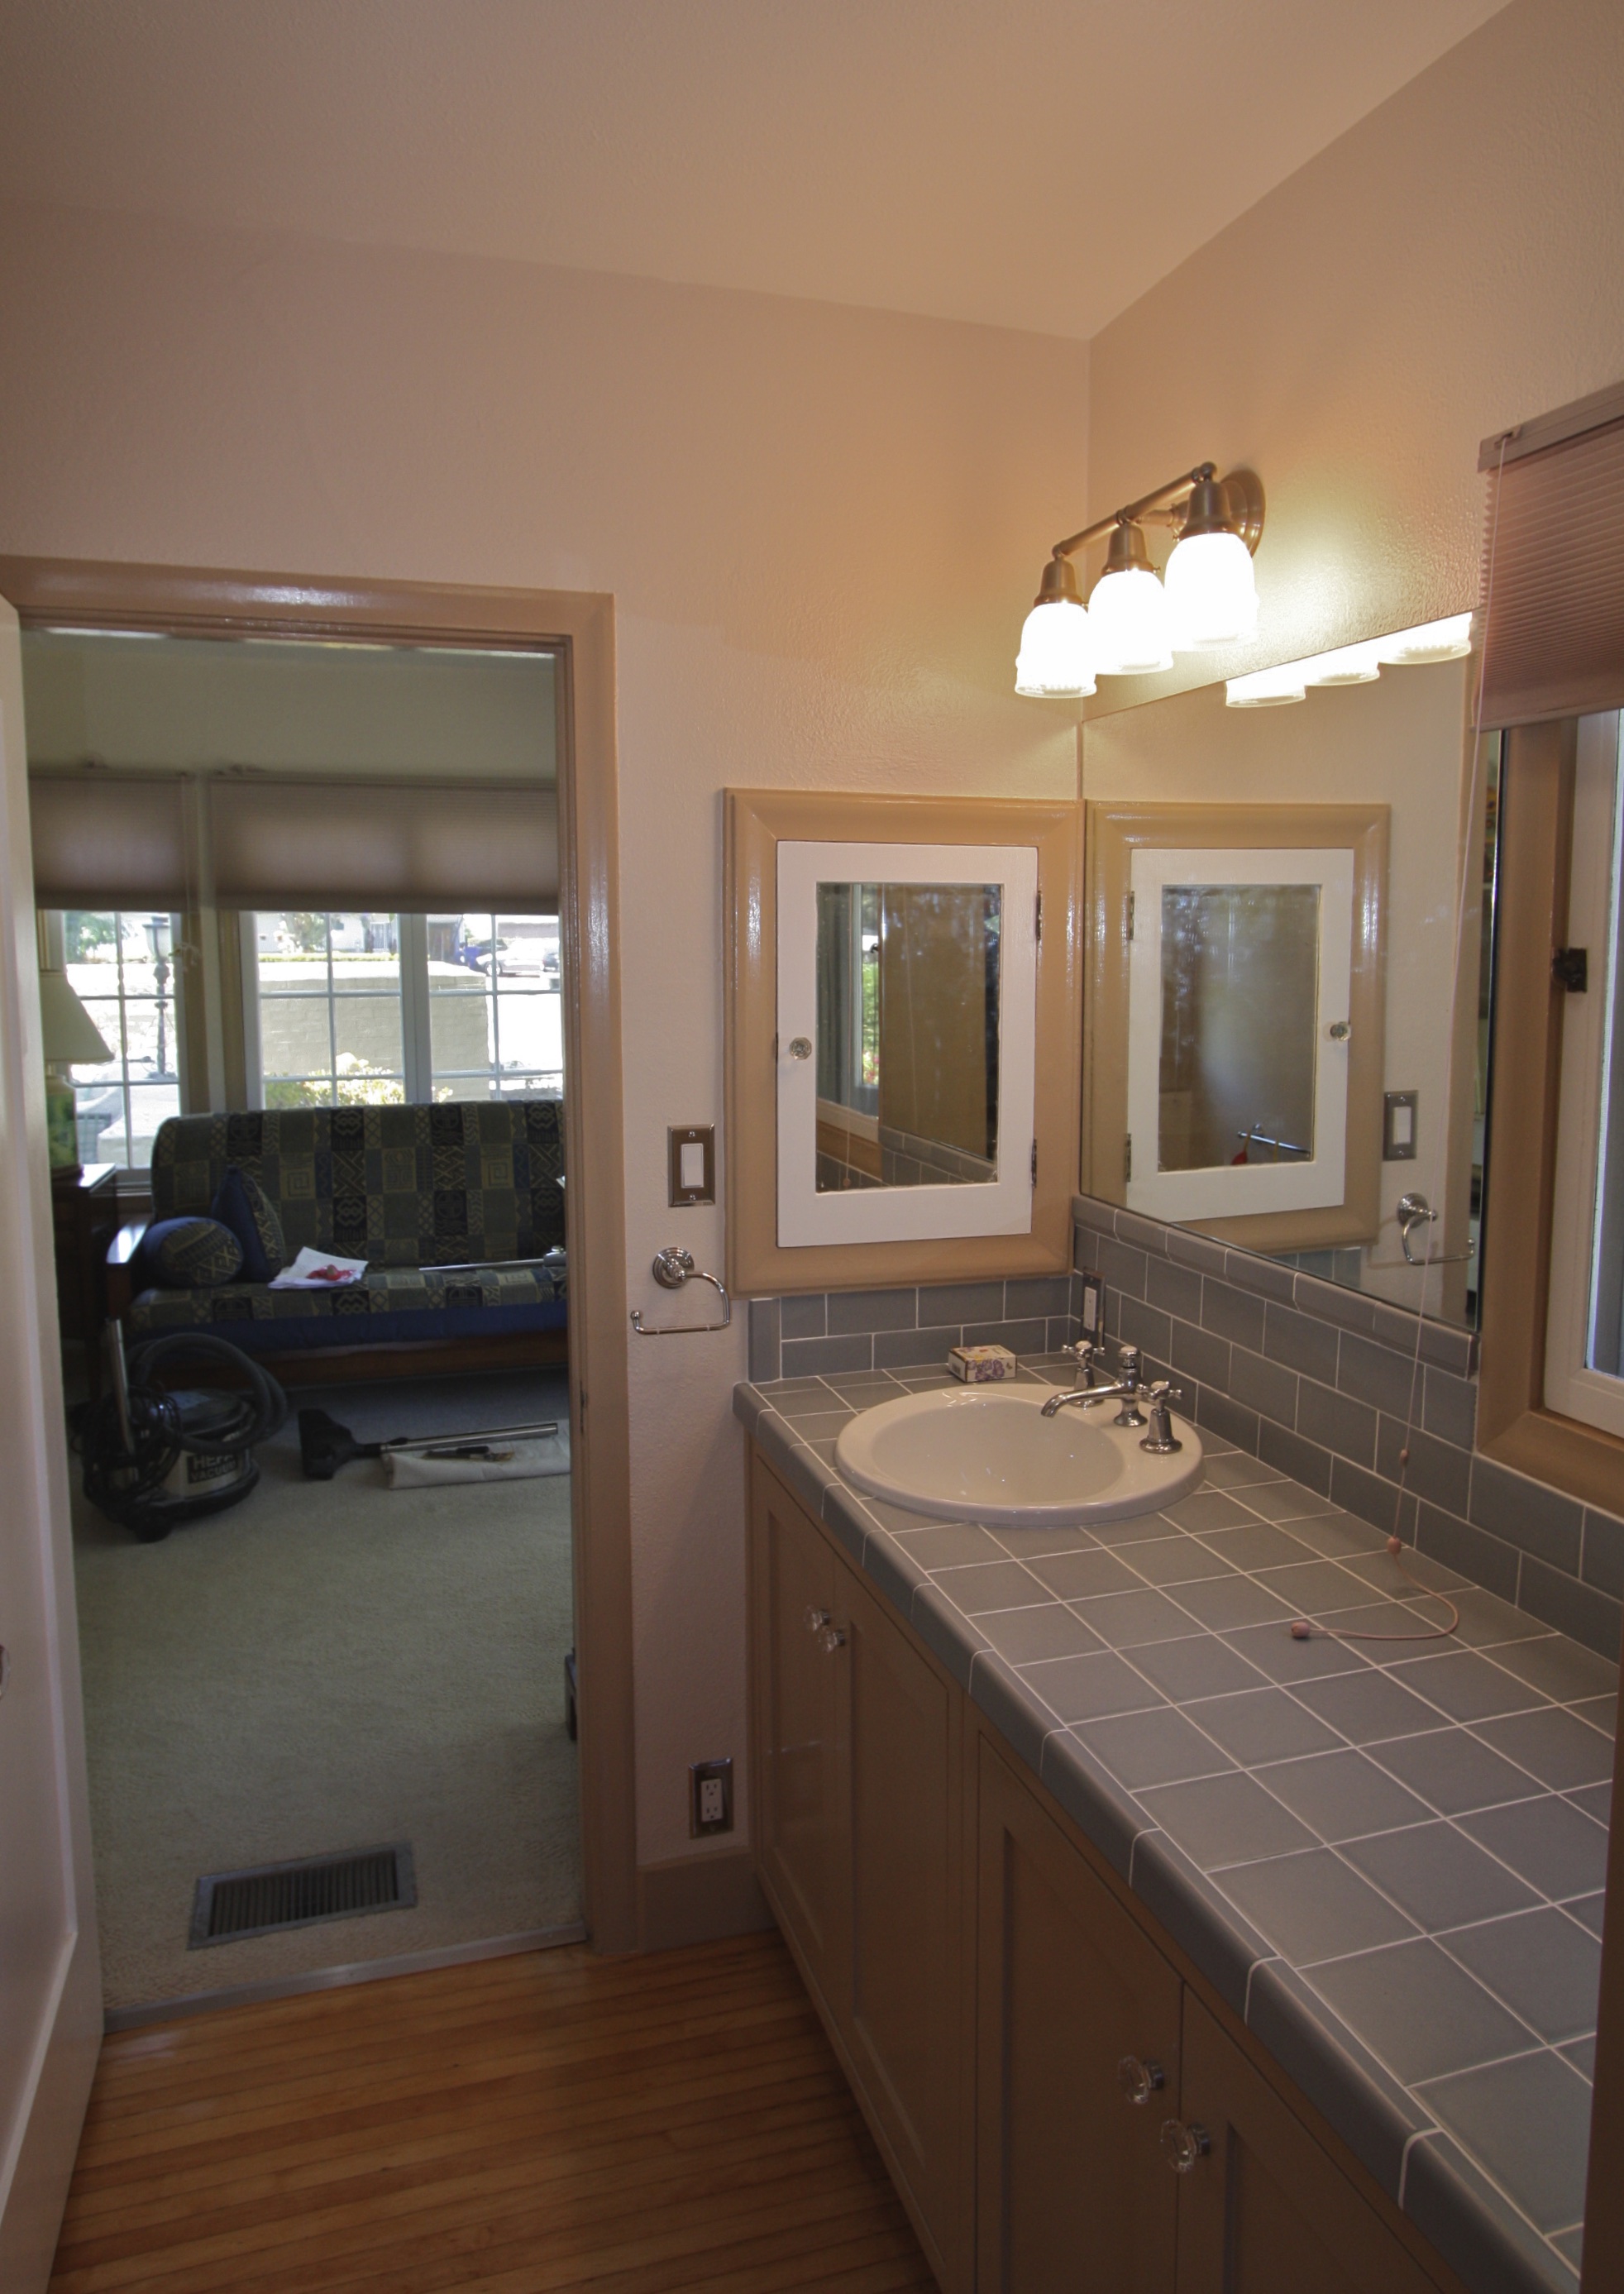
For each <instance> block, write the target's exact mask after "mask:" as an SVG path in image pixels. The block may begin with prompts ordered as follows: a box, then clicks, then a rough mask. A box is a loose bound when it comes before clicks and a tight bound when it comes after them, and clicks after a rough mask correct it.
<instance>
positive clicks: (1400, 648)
mask: <svg viewBox="0 0 1624 2294" xmlns="http://www.w3.org/2000/svg"><path fill="white" fill-rule="evenodd" d="M1471 650H1472V616H1471V614H1446V615H1445V617H1444V619H1443V620H1442V621H1441V622H1417V624H1416V626H1415V628H1414V629H1413V630H1394V631H1393V635H1392V636H1391V637H1390V638H1378V639H1377V640H1376V659H1377V660H1378V661H1384V662H1390V663H1392V664H1393V666H1394V667H1395V668H1398V669H1423V668H1425V666H1426V665H1427V663H1429V662H1434V661H1459V660H1460V659H1461V657H1462V655H1465V654H1469V653H1470V652H1471Z"/></svg>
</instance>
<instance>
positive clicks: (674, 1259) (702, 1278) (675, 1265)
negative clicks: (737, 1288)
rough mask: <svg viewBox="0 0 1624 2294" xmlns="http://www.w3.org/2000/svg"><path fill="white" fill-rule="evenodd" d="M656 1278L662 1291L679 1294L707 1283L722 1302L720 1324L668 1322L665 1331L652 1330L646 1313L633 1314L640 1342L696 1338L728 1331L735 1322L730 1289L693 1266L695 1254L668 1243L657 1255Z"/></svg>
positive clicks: (633, 1322)
mask: <svg viewBox="0 0 1624 2294" xmlns="http://www.w3.org/2000/svg"><path fill="white" fill-rule="evenodd" d="M654 1280H655V1281H656V1282H657V1283H658V1284H659V1285H660V1287H661V1289H662V1290H680V1289H681V1288H682V1286H683V1284H684V1283H685V1282H708V1283H709V1284H710V1285H711V1289H713V1290H714V1291H715V1292H716V1295H717V1297H719V1299H720V1300H721V1302H722V1319H721V1321H720V1322H668V1323H667V1324H665V1325H664V1327H663V1328H662V1329H659V1330H650V1329H649V1328H648V1326H647V1324H646V1322H644V1320H643V1310H642V1308H641V1307H640V1306H634V1307H633V1308H632V1310H631V1327H632V1329H633V1330H635V1331H636V1332H637V1336H638V1337H639V1338H697V1337H698V1336H699V1335H700V1333H701V1332H702V1331H704V1330H726V1329H727V1326H728V1325H729V1323H730V1322H732V1321H733V1301H732V1300H731V1299H730V1298H729V1297H728V1296H727V1286H726V1284H725V1283H723V1282H721V1281H719V1280H718V1279H717V1277H716V1276H715V1275H714V1274H706V1273H703V1272H702V1270H701V1269H700V1268H698V1267H696V1266H695V1265H694V1254H693V1252H692V1251H688V1250H684V1249H682V1248H681V1246H680V1245H679V1244H678V1243H674V1242H668V1243H667V1245H666V1247H665V1249H663V1250H660V1251H656V1252H655V1254H654Z"/></svg>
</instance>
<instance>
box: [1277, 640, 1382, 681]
mask: <svg viewBox="0 0 1624 2294" xmlns="http://www.w3.org/2000/svg"><path fill="white" fill-rule="evenodd" d="M1381 673H1382V664H1381V663H1380V661H1379V660H1378V658H1377V656H1376V647H1374V646H1373V645H1351V646H1336V647H1333V649H1332V650H1331V651H1330V652H1329V653H1314V654H1310V655H1309V657H1308V659H1307V660H1306V661H1300V662H1299V663H1297V674H1298V675H1299V676H1300V677H1301V678H1302V679H1303V683H1304V684H1305V685H1374V684H1375V682H1376V679H1377V678H1378V677H1379V676H1380V675H1381Z"/></svg>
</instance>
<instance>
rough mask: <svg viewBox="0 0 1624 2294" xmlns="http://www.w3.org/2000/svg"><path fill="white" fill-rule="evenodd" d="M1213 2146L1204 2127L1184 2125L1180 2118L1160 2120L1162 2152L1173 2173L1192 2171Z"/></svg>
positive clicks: (1182, 2173) (1188, 2172) (1184, 2173)
mask: <svg viewBox="0 0 1624 2294" xmlns="http://www.w3.org/2000/svg"><path fill="white" fill-rule="evenodd" d="M1212 2147H1213V2138H1212V2136H1211V2135H1209V2134H1208V2133H1207V2131H1206V2127H1186V2126H1185V2124H1184V2122H1183V2120H1182V2119H1165V2120H1164V2121H1163V2122H1162V2152H1163V2156H1164V2157H1165V2159H1166V2161H1167V2164H1168V2165H1169V2166H1170V2167H1171V2168H1173V2173H1174V2174H1175V2175H1188V2174H1190V2173H1191V2172H1193V2170H1194V2168H1196V2166H1197V2165H1198V2162H1199V2161H1200V2160H1203V2159H1205V2158H1206V2154H1207V2152H1209V2151H1210V2150H1211V2149H1212Z"/></svg>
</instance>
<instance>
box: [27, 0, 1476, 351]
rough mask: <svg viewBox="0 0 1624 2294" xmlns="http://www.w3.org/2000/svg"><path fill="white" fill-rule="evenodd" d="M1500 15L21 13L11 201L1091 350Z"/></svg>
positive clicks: (432, 4) (31, 3)
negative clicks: (676, 284)
mask: <svg viewBox="0 0 1624 2294" xmlns="http://www.w3.org/2000/svg"><path fill="white" fill-rule="evenodd" d="M1502 4H1504V0H1335V4H1333V0H5V5H4V9H3V10H0V191H7V192H9V193H11V194H12V195H13V196H20V197H23V198H30V199H53V200H61V201H65V202H68V203H69V204H72V205H77V206H90V207H118V208H129V209H134V210H136V211H144V212H150V213H156V214H160V215H165V216H173V217H180V218H188V219H193V220H197V221H199V222H207V223H211V224H232V225H240V226H244V227H248V228H258V229H269V230H291V231H296V232H313V233H317V234H320V235H323V236H327V237H332V238H338V239H345V240H361V241H369V242H374V243H382V244H389V245H394V246H405V247H413V248H435V249H442V250H446V251H454V252H456V253H459V254H467V255H487V256H509V257H517V258H520V259H522V260H524V261H529V262H537V263H552V264H568V265H571V266H574V267H579V268H585V269H591V270H600V271H610V272H621V273H632V274H635V275H637V276H640V277H645V278H652V279H662V280H670V281H686V282H690V283H695V284H702V285H712V286H722V287H742V288H753V289H763V290H766V291H769V292H774V293H779V294H785V295H795V296H809V297H816V298H819V299H824V300H829V301H834V302H841V303H855V304H861V305H870V306H873V307H879V308H882V309H888V310H897V311H907V312H916V313H926V314H929V315H930V316H933V317H938V318H952V319H967V320H976V321H985V322H987V323H989V324H993V325H998V326H1009V327H1025V328H1032V329H1038V330H1040V331H1043V332H1046V333H1052V334H1059V335H1068V336H1074V337H1079V338H1087V337H1088V336H1090V335H1092V334H1093V333H1094V332H1095V331H1096V330H1097V329H1099V328H1100V327H1101V326H1102V325H1104V324H1105V323H1106V321H1108V320H1109V319H1111V318H1112V317H1113V316H1115V314H1116V313H1117V312H1118V311H1120V310H1122V309H1123V308H1125V305H1128V304H1129V303H1131V302H1133V300H1134V299H1135V298H1136V297H1138V296H1140V295H1141V294H1142V293H1144V292H1145V290H1146V289H1148V288H1149V287H1150V286H1152V285H1153V284H1154V283H1155V281H1157V279H1159V278H1162V277H1164V276H1165V273H1167V272H1168V271H1170V270H1172V269H1173V267H1174V266H1175V265H1176V264H1178V263H1180V262H1181V261H1182V260H1183V258H1184V257H1185V256H1189V255H1190V254H1192V253H1193V252H1194V251H1195V250H1196V249H1197V248H1198V247H1200V246H1202V245H1203V244H1204V243H1205V242H1206V240H1208V239H1210V238H1212V237H1213V235H1214V233H1215V232H1218V231H1220V230H1222V227H1223V226H1224V224H1227V223H1229V222H1230V221H1231V220H1232V219H1233V218H1234V217H1235V216H1238V215H1239V214H1240V213H1241V212H1242V211H1243V210H1244V209H1245V208H1246V207H1250V206H1251V205H1252V204H1253V203H1254V202H1255V200H1257V199H1260V198H1261V197H1262V196H1263V193H1264V192H1266V191H1269V190H1271V188H1272V187H1273V186H1274V185H1275V184H1277V183H1280V182H1281V181H1283V180H1284V178H1285V177H1286V176H1287V175H1290V174H1291V173H1292V172H1293V171H1294V170H1295V168H1297V167H1300V166H1301V165H1302V164H1303V161H1304V160H1306V159H1310V158H1311V157H1312V156H1313V154H1314V153H1315V152H1317V151H1319V150H1322V149H1323V148H1324V147H1325V145H1326V144H1328V142H1331V141H1332V140H1333V139H1334V138H1335V137H1336V136H1337V135H1339V134H1342V133H1343V132H1344V130H1345V129H1347V128H1348V127H1350V126H1352V125H1353V123H1354V122H1355V121H1356V120H1358V119H1360V118H1362V117H1363V115H1364V114H1365V113H1366V112H1368V111H1369V110H1373V109H1374V108H1375V106H1376V105H1377V104H1379V103H1380V102H1383V101H1384V98H1385V97H1387V96H1389V95H1391V94H1393V92H1394V91H1395V90H1396V89H1398V88H1400V87H1401V86H1402V85H1404V83H1405V82H1406V81H1407V80H1409V79H1410V78H1412V77H1414V76H1415V75H1416V74H1417V72H1419V71H1421V70H1424V69H1425V67H1426V66H1427V65H1428V64H1430V63H1431V62H1433V61H1434V60H1435V59H1436V58H1437V57H1438V56H1440V55H1441V54H1442V53H1444V51H1445V50H1446V49H1448V48H1449V47H1451V46H1453V45H1454V44H1455V43H1456V42H1457V41H1458V40H1460V39H1462V38H1464V37H1466V34H1468V33H1469V32H1471V31H1472V30H1473V29H1474V28H1475V27H1476V26H1477V25H1479V24H1481V23H1482V22H1483V21H1484V20H1486V19H1487V18H1488V17H1490V16H1492V15H1493V14H1495V13H1496V12H1497V10H1498V8H1499V7H1500V6H1501V5H1502Z"/></svg>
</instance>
